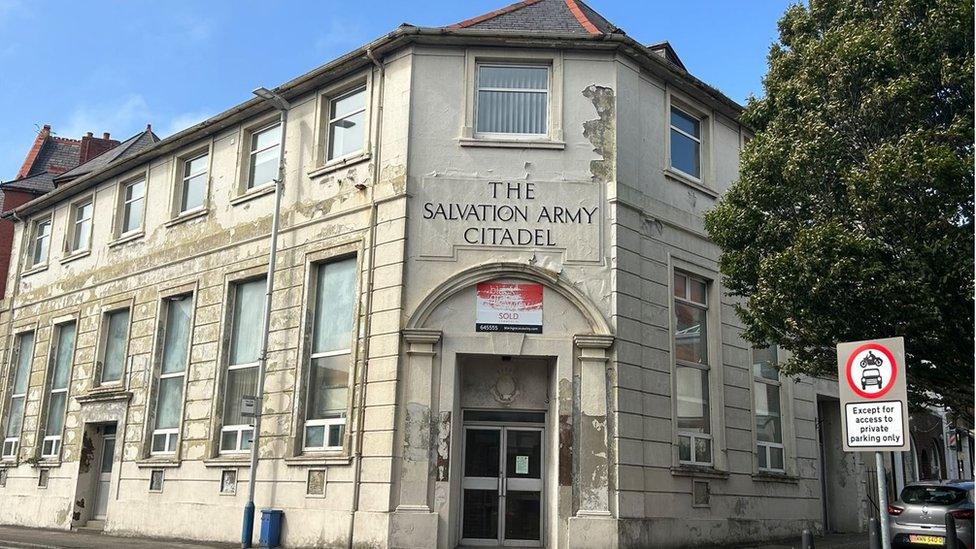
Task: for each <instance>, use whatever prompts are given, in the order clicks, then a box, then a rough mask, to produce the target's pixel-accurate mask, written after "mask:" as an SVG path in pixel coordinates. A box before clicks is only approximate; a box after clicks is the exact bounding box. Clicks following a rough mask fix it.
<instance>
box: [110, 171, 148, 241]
mask: <svg viewBox="0 0 976 549" xmlns="http://www.w3.org/2000/svg"><path fill="white" fill-rule="evenodd" d="M139 183H142V196H141V197H139V198H136V199H127V198H126V197H125V195H126V191H127V190H128V189H129V188H130V187H133V186H135V185H138V184H139ZM148 197H149V174H148V173H143V174H141V175H139V176H138V177H133V178H130V179H126V180H125V181H122V182H120V183H119V198H118V204H119V206H118V227H117V228H116V230H115V232H116V237H118V238H123V237H127V236H131V235H137V234H140V233H142V232H143V230H144V227H145V224H146V214H147V213H148V212H147V208H146V204H147V199H148ZM140 200H141V201H142V218H141V219H140V220H139V224H138V225H137V226H136V227H133V228H131V229H129V230H126V229H125V217H126V210H128V209H129V208H130V206H131V205H132V204H134V203H136V202H137V201H140Z"/></svg>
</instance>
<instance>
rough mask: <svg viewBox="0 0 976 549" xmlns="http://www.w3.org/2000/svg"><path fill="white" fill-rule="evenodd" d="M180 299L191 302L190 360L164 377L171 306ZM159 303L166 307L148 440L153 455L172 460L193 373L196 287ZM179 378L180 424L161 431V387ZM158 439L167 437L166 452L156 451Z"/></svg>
mask: <svg viewBox="0 0 976 549" xmlns="http://www.w3.org/2000/svg"><path fill="white" fill-rule="evenodd" d="M180 298H185V299H189V300H190V319H189V322H190V330H189V332H188V334H187V338H188V339H187V348H186V359H185V362H184V363H183V369H182V370H181V371H179V372H170V373H168V374H164V373H162V367H163V366H162V365H163V360H165V357H166V329H167V327H168V321H169V315H170V306H171V302H172V301H173V300H177V299H180ZM159 299H160V303H164V304H165V305H163V306H162V307H161V314H160V315H159V318H158V320H157V323H158V324H157V329H156V345H157V346H158V350H157V351H156V352H154V353H153V356H154V357H155V361H156V365H155V367H154V369H153V372H154V375H155V380H154V381H153V383H154V387H153V392H152V398H153V402H152V408H151V409H152V410H153V415H152V422H147V423H149V425H148V426H147V427H148V431H149V436H148V440H149V455H151V456H158V455H163V456H172V455H175V454H176V452H177V450H178V449H179V438H180V430H181V429H182V428H183V413H182V412H183V410H184V408H185V405H186V382H187V377H186V373H187V370H189V368H190V357H191V356H192V354H193V326H194V323H195V320H196V305H197V302H196V299H197V288H196V284H187V285H184V286H180V287H178V288H170V289H169V290H167V291H166V292H165V293H163V294H162V295H160V298H159ZM163 309H165V310H163ZM177 377H180V378H183V382H182V383H181V384H180V385H181V393H180V420H179V424H178V425H177V426H176V427H168V428H165V429H158V428H156V420H157V417H158V415H159V400H160V399H159V397H160V394H159V387H160V386H161V385H162V380H164V379H170V378H177ZM157 435H163V436H164V437H165V442H164V444H163V449H162V450H156V448H155V442H156V436H157Z"/></svg>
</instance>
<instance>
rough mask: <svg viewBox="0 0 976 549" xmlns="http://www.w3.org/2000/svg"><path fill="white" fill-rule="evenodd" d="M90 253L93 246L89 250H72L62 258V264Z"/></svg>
mask: <svg viewBox="0 0 976 549" xmlns="http://www.w3.org/2000/svg"><path fill="white" fill-rule="evenodd" d="M90 255H91V248H89V249H87V250H79V251H77V252H71V253H70V254H68V255H66V256H64V257H62V258H61V264H62V265H64V264H65V263H71V262H72V261H74V260H76V259H81V258H83V257H88V256H90Z"/></svg>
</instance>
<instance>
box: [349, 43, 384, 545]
mask: <svg viewBox="0 0 976 549" xmlns="http://www.w3.org/2000/svg"><path fill="white" fill-rule="evenodd" d="M366 57H368V58H369V60H370V61H372V62H373V64H374V65H376V68H377V69H378V70H379V92H378V98H377V104H376V137H375V138H374V139H373V184H372V185H371V186H370V190H369V202H370V208H369V253H368V255H367V261H368V264H367V265H366V318H365V320H364V323H365V325H364V326H363V334H364V340H363V366H362V368H361V369H360V372H359V402H358V403H357V406H356V409H357V414H356V440H355V450H354V452H353V485H352V511H351V512H350V514H349V533H348V535H347V536H346V546H347V547H348V548H349V549H352V539H353V534H354V533H355V531H356V512H357V511H359V493H360V490H359V485H360V482H361V480H362V473H363V426H364V425H365V421H366V417H365V416H366V380H367V379H368V376H367V372H368V371H369V338H370V335H371V334H372V324H373V322H372V319H373V279H374V277H373V271H374V269H373V265H375V264H376V259H375V256H376V209H377V208H376V185H377V184H378V183H379V180H380V168H381V165H382V164H381V162H380V160H381V159H380V141H381V137H380V136H381V134H382V129H383V89H384V88H385V83H386V67H385V66H384V65H383V63H381V62H380V61H379V60H378V59H376V56H375V55H374V54H373V50H372V49H371V48H370V49H367V50H366ZM375 87H376V86H375V85H374V86H372V87H371V89H370V95H372V90H373V88H375ZM370 99H372V98H370Z"/></svg>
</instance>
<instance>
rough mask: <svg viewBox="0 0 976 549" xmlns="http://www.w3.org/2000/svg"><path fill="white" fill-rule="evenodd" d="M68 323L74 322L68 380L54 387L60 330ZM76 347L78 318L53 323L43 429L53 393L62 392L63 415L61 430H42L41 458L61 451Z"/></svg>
mask: <svg viewBox="0 0 976 549" xmlns="http://www.w3.org/2000/svg"><path fill="white" fill-rule="evenodd" d="M69 324H74V329H75V340H74V342H72V348H71V356H70V359H69V363H68V382H67V383H66V384H65V386H64V388H61V389H54V388H52V387H51V384H52V383H53V381H54V379H53V374H54V369H55V368H56V367H57V360H58V353H60V349H59V348H58V346H59V345H60V344H61V330H63V329H64V327H65V326H67V325H69ZM77 349H78V320H77V319H76V318H71V319H70V320H68V319H66V320H64V321H60V322H57V323H55V324H54V326H53V328H52V339H51V345H50V347H49V349H48V365H47V377H48V381H47V383H46V384H45V388H44V389H45V398H44V401H43V409H44V416H43V423H42V424H41V426H42V427H43V429H45V430H46V429H47V422H48V421H49V420H50V414H51V400H53V398H52V397H53V396H54V395H55V394H59V393H64V412H62V415H63V417H62V418H61V432H59V433H57V434H50V433H47V432H44V438H43V439H41V457H42V458H57V457H58V456H59V455H60V453H61V437H62V435H63V434H64V428H65V424H66V423H67V420H68V404H69V401H68V397H69V389H70V388H71V375H72V373H73V372H72V370H74V361H75V351H76V350H77Z"/></svg>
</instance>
